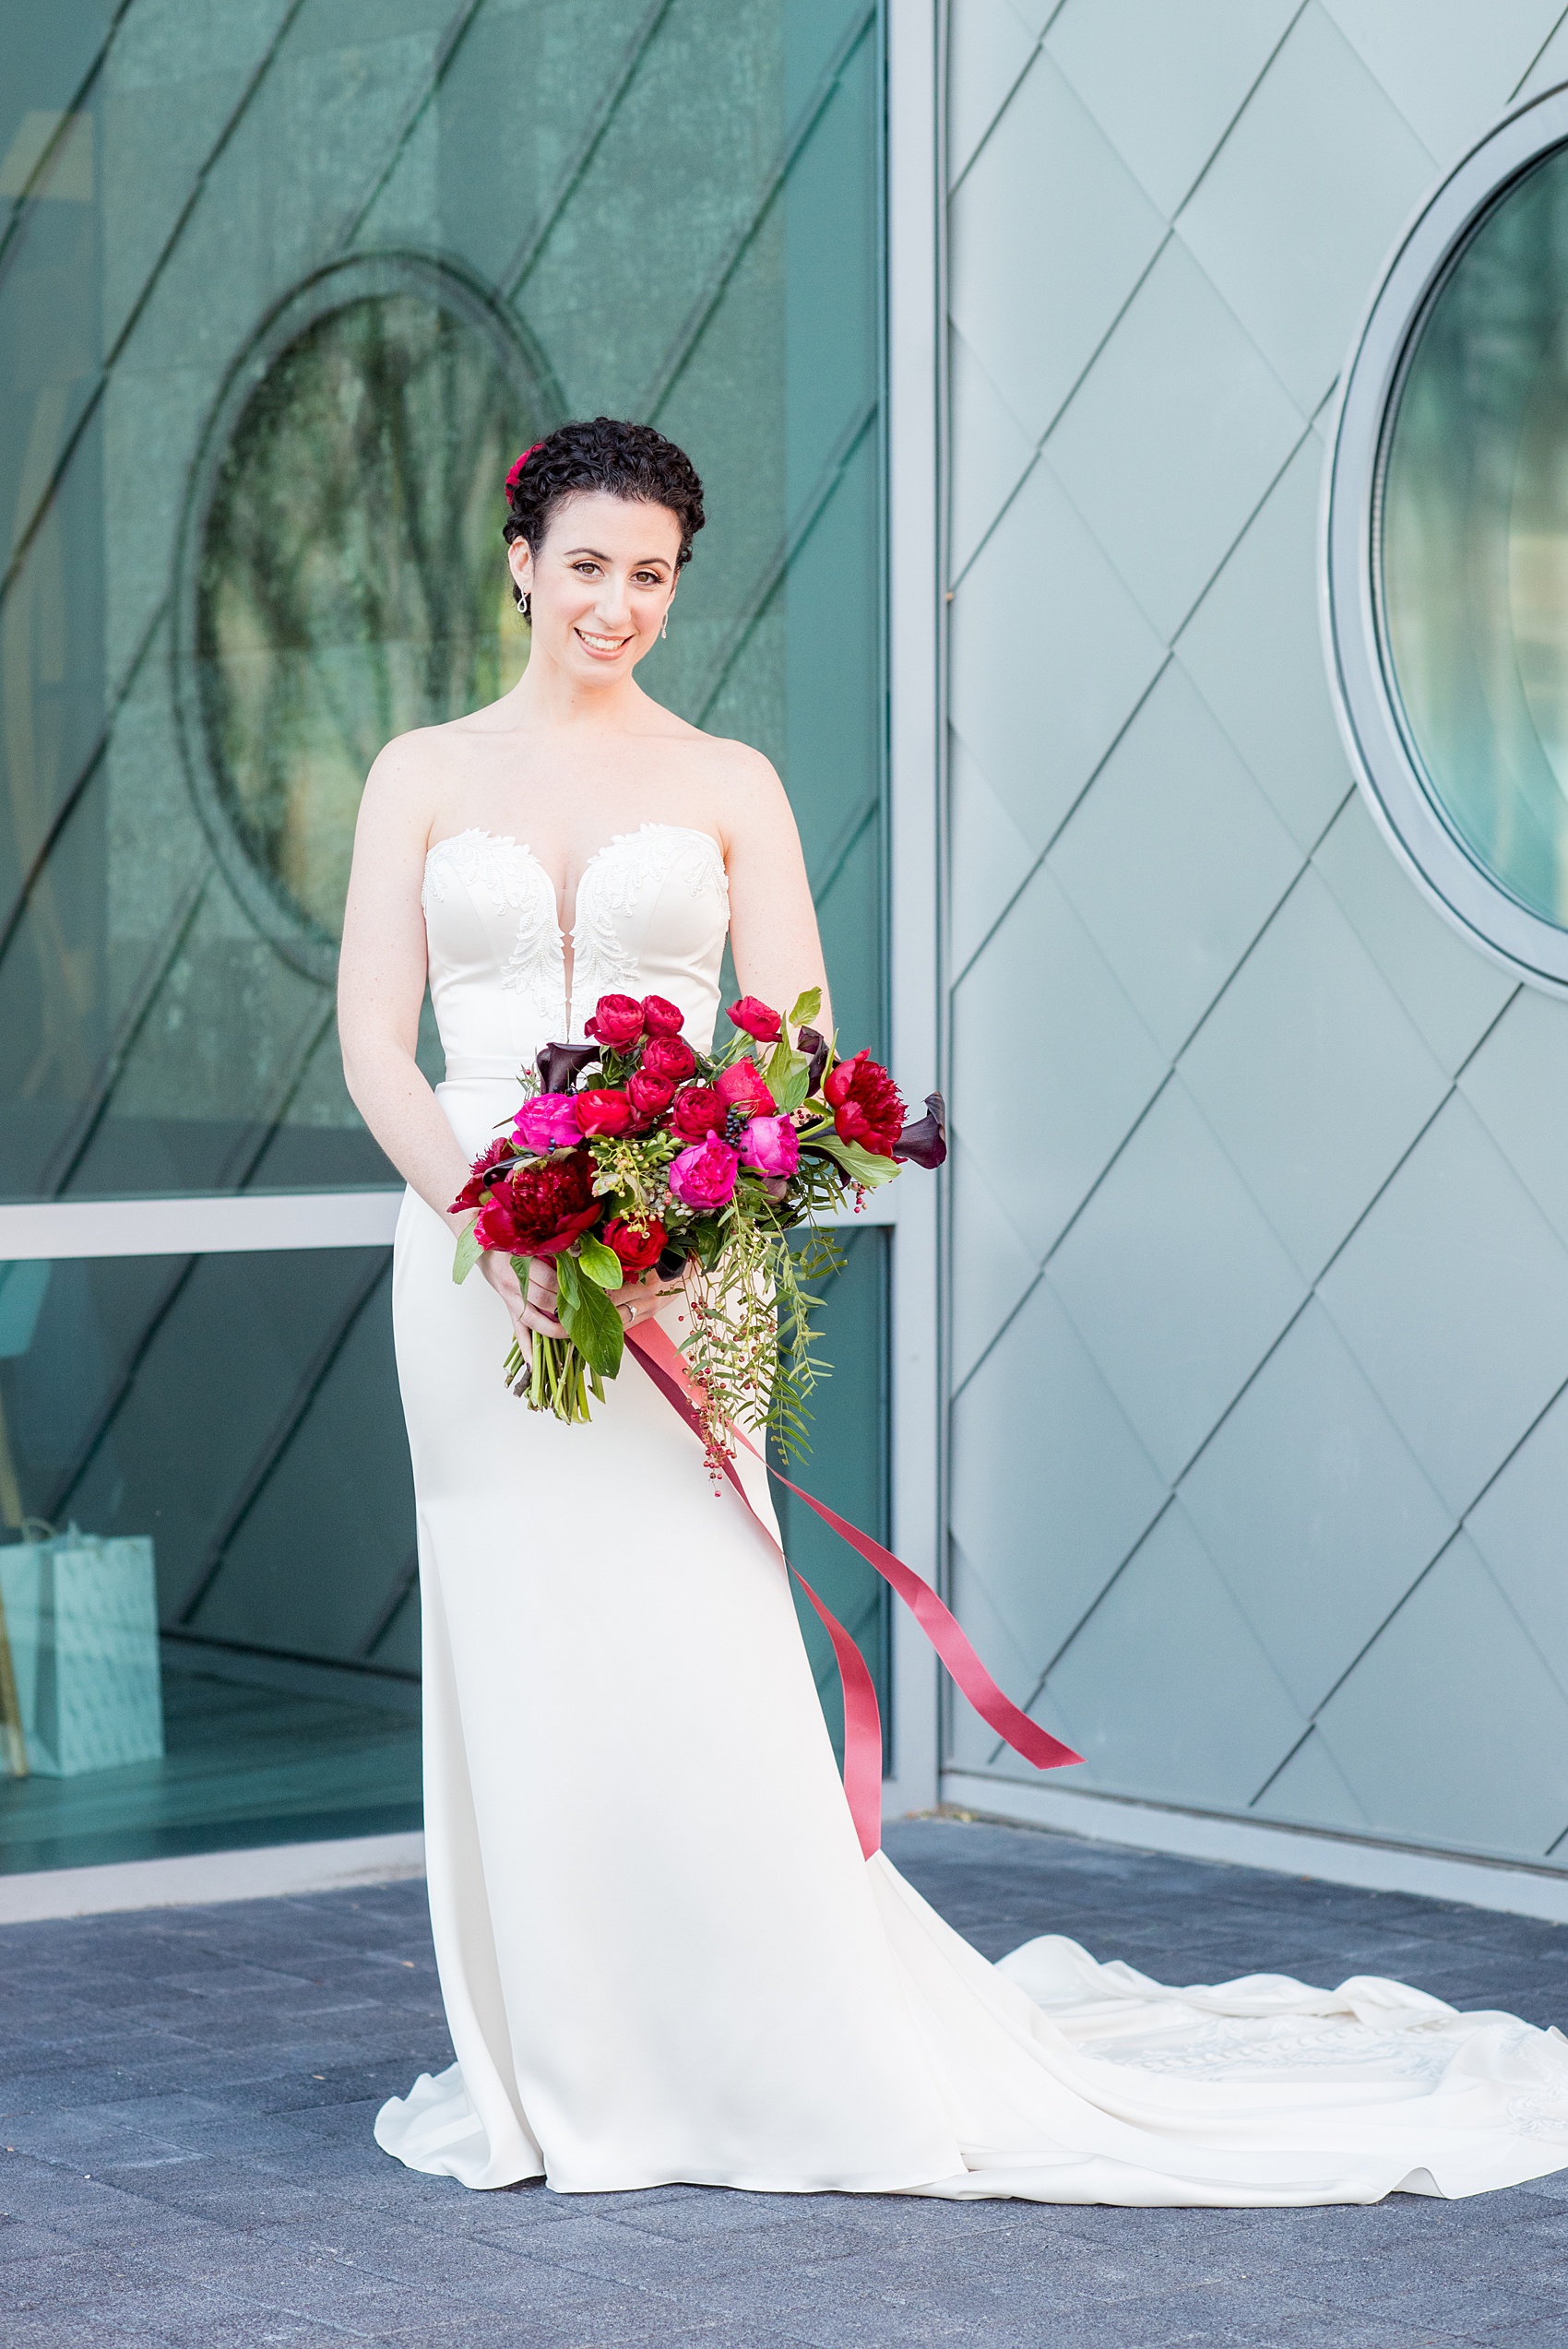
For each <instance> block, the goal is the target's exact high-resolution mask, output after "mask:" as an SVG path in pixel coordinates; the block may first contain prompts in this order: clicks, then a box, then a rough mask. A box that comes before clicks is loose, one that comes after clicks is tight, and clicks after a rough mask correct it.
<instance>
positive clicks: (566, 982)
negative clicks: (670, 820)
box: [424, 822, 724, 1032]
mask: <svg viewBox="0 0 1568 2349" xmlns="http://www.w3.org/2000/svg"><path fill="white" fill-rule="evenodd" d="M649 832H671V833H678V834H680V835H682V836H683V837H684V838H686V839H690V840H702V841H705V842H706V843H707V846H708V847H709V848H711V849H712V850H713V852H714V854H715V856H716V857H717V858H718V859H719V870H720V871H721V872H722V871H723V870H724V847H723V843H722V842H721V841H720V840H719V837H718V836H717V835H716V834H714V833H712V832H705V831H704V830H703V829H702V827H701V825H695V824H659V823H657V822H651V823H647V824H639V825H636V826H635V828H634V829H633V830H632V831H630V832H612V834H611V835H610V837H609V839H608V840H602V841H600V845H599V847H598V848H595V850H594V851H593V854H592V855H591V856H590V857H589V858H588V861H587V863H586V864H585V865H584V866H583V869H582V871H581V872H579V873H578V875H577V885H576V889H574V891H573V892H572V919H571V920H570V922H563V920H562V919H561V892H560V891H559V890H558V889H557V888H556V886H555V881H554V876H553V875H552V872H551V871H550V868H549V866H548V865H547V864H546V863H545V861H544V859H543V858H542V857H541V856H539V855H538V854H537V853H536V852H535V850H534V849H533V848H530V847H529V843H528V842H527V841H526V840H519V839H518V838H517V836H516V834H515V833H511V832H492V831H491V830H490V829H489V828H488V827H487V826H486V825H482V824H468V825H464V827H463V829H462V830H461V831H460V832H448V833H446V834H445V835H444V836H443V837H442V838H441V839H439V840H433V841H432V842H431V844H430V846H429V848H427V849H426V850H425V857H424V860H425V864H426V866H427V867H428V865H429V863H430V860H431V859H432V857H434V855H435V854H436V852H437V850H438V849H441V848H450V847H451V846H452V845H453V843H454V842H455V841H457V840H488V841H490V842H491V843H492V844H493V846H494V847H496V848H510V849H511V850H512V852H513V854H514V855H515V856H519V857H522V858H525V859H526V860H527V861H528V862H529V864H530V865H531V866H532V867H533V869H534V871H535V872H536V873H537V874H538V875H539V877H540V880H541V881H542V882H543V884H544V885H545V887H546V888H547V889H548V890H549V892H550V905H551V915H552V925H553V928H554V931H555V937H556V942H557V944H558V946H559V948H560V954H561V979H562V987H563V992H564V1005H563V1008H564V1011H565V1014H566V1026H567V1030H568V1032H569V1031H570V1029H571V1026H572V1011H573V1005H574V1003H575V1002H576V978H577V931H578V929H579V927H580V923H581V909H582V902H583V884H584V883H585V882H586V881H587V879H588V875H589V873H590V872H593V870H594V868H595V866H596V865H599V864H601V863H602V862H603V861H604V859H605V858H606V857H607V856H609V854H610V852H611V850H612V848H624V846H625V844H626V842H627V841H628V840H637V839H640V838H642V837H643V836H644V835H645V834H647V833H649Z"/></svg>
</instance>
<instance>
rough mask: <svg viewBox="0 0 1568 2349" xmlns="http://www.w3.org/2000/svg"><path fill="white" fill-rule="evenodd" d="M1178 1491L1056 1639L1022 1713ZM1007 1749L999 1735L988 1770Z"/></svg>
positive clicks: (1031, 1704)
mask: <svg viewBox="0 0 1568 2349" xmlns="http://www.w3.org/2000/svg"><path fill="white" fill-rule="evenodd" d="M1175 1502H1176V1495H1175V1493H1174V1492H1168V1493H1167V1494H1166V1496H1165V1499H1164V1500H1163V1501H1161V1502H1160V1504H1159V1507H1158V1509H1157V1510H1156V1511H1155V1513H1154V1515H1153V1516H1152V1517H1151V1518H1150V1519H1149V1521H1148V1523H1147V1524H1146V1525H1145V1526H1144V1528H1143V1529H1142V1531H1141V1532H1140V1533H1139V1534H1138V1535H1137V1536H1135V1538H1134V1540H1133V1542H1132V1543H1131V1544H1130V1545H1129V1547H1128V1548H1127V1550H1126V1552H1125V1553H1124V1555H1123V1557H1122V1558H1121V1559H1119V1560H1118V1561H1117V1563H1116V1564H1115V1565H1114V1566H1113V1567H1112V1568H1111V1572H1110V1573H1109V1574H1108V1575H1107V1576H1106V1578H1105V1580H1104V1582H1103V1583H1102V1584H1100V1586H1099V1590H1098V1591H1096V1593H1095V1595H1094V1596H1093V1598H1091V1599H1090V1601H1089V1603H1088V1605H1087V1607H1086V1608H1084V1611H1083V1613H1082V1614H1081V1615H1080V1616H1079V1617H1078V1619H1077V1620H1076V1621H1075V1624H1074V1625H1073V1628H1072V1630H1071V1631H1068V1632H1067V1633H1066V1634H1065V1636H1064V1637H1063V1638H1062V1639H1061V1640H1059V1641H1058V1642H1057V1643H1056V1646H1055V1647H1054V1649H1053V1650H1052V1651H1051V1660H1050V1662H1049V1663H1047V1664H1045V1665H1043V1666H1042V1667H1040V1674H1039V1679H1038V1680H1037V1681H1036V1682H1035V1684H1034V1687H1033V1689H1032V1690H1031V1691H1029V1694H1028V1696H1027V1697H1026V1698H1025V1699H1024V1702H1023V1703H1022V1705H1021V1707H1020V1710H1021V1711H1022V1712H1024V1713H1029V1714H1032V1712H1033V1710H1034V1707H1035V1706H1036V1705H1037V1704H1038V1703H1039V1701H1040V1699H1041V1697H1042V1696H1043V1695H1044V1694H1045V1691H1046V1683H1047V1681H1048V1680H1049V1679H1050V1678H1051V1674H1052V1673H1053V1672H1054V1671H1055V1669H1056V1667H1057V1666H1058V1665H1059V1664H1060V1663H1061V1661H1062V1659H1063V1656H1064V1655H1066V1653H1067V1651H1068V1649H1069V1648H1070V1647H1071V1646H1072V1644H1073V1643H1074V1641H1075V1639H1076V1638H1077V1636H1078V1634H1079V1632H1080V1631H1083V1629H1084V1628H1085V1626H1086V1624H1087V1622H1088V1620H1089V1619H1090V1617H1091V1616H1092V1615H1094V1614H1096V1613H1097V1612H1098V1611H1099V1608H1101V1607H1102V1606H1103V1605H1104V1603H1105V1601H1106V1600H1107V1599H1108V1598H1109V1597H1110V1596H1111V1592H1112V1590H1113V1589H1114V1588H1115V1586H1116V1584H1118V1583H1119V1582H1120V1581H1121V1579H1122V1577H1123V1574H1124V1573H1125V1572H1126V1571H1127V1569H1128V1567H1129V1566H1130V1565H1131V1564H1132V1562H1133V1560H1134V1558H1135V1557H1136V1556H1137V1554H1138V1552H1139V1550H1140V1549H1142V1548H1143V1546H1144V1544H1145V1542H1146V1541H1147V1539H1148V1537H1149V1536H1150V1535H1151V1534H1152V1533H1153V1531H1154V1529H1155V1527H1156V1526H1157V1525H1158V1524H1159V1523H1160V1521H1161V1520H1162V1519H1163V1518H1164V1517H1166V1516H1167V1515H1169V1513H1170V1510H1171V1509H1172V1508H1173V1507H1174V1506H1175ZM982 1579H983V1578H982ZM992 1605H993V1606H994V1605H995V1601H994V1600H992ZM1006 1750H1007V1742H1006V1739H1005V1738H998V1739H997V1741H996V1743H995V1745H994V1746H993V1747H992V1751H991V1753H990V1754H989V1756H988V1757H987V1760H986V1764H985V1767H986V1768H987V1769H988V1770H989V1769H991V1768H992V1767H993V1766H994V1764H995V1763H997V1762H1000V1761H1001V1759H1002V1757H1003V1755H1004V1752H1005V1751H1006Z"/></svg>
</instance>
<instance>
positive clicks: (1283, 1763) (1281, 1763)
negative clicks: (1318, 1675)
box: [1247, 1721, 1371, 1825]
mask: <svg viewBox="0 0 1568 2349" xmlns="http://www.w3.org/2000/svg"><path fill="white" fill-rule="evenodd" d="M1316 1729H1317V1723H1316V1722H1315V1721H1309V1722H1308V1723H1307V1726H1306V1727H1305V1728H1304V1729H1303V1730H1302V1731H1301V1736H1300V1737H1299V1738H1296V1739H1295V1740H1294V1741H1293V1742H1292V1743H1291V1745H1290V1746H1289V1748H1288V1749H1287V1750H1286V1751H1285V1752H1284V1753H1282V1754H1281V1755H1280V1757H1279V1760H1278V1761H1277V1762H1276V1763H1275V1765H1274V1767H1273V1769H1272V1770H1271V1771H1270V1772H1269V1774H1268V1775H1267V1777H1266V1778H1265V1780H1264V1782H1263V1784H1262V1785H1261V1786H1260V1787H1259V1788H1258V1790H1257V1792H1256V1794H1255V1795H1249V1796H1248V1797H1247V1809H1249V1810H1255V1809H1257V1806H1258V1804H1259V1803H1260V1802H1262V1800H1263V1798H1264V1797H1265V1795H1266V1794H1267V1792H1268V1790H1269V1788H1270V1786H1272V1785H1273V1784H1274V1782H1275V1780H1276V1779H1277V1777H1278V1776H1279V1774H1280V1773H1281V1771H1285V1770H1289V1767H1290V1764H1291V1763H1292V1762H1294V1761H1295V1759H1296V1756H1297V1755H1298V1754H1299V1753H1300V1752H1301V1748H1302V1747H1303V1746H1304V1745H1305V1744H1306V1743H1307V1741H1308V1739H1309V1738H1312V1737H1313V1735H1314V1734H1315V1732H1316ZM1330 1759H1331V1760H1332V1756H1331V1757H1330ZM1368 1823H1369V1825H1370V1823H1371V1822H1370V1821H1369V1822H1368Z"/></svg>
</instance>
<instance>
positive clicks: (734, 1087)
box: [713, 1061, 778, 1118]
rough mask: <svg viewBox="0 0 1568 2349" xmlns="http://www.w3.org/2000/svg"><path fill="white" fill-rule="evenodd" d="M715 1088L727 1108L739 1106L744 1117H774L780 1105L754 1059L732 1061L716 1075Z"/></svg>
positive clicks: (737, 1107)
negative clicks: (764, 1081) (769, 1089)
mask: <svg viewBox="0 0 1568 2349" xmlns="http://www.w3.org/2000/svg"><path fill="white" fill-rule="evenodd" d="M713 1089H714V1091H715V1092H716V1093H717V1094H718V1096H719V1099H720V1100H721V1101H722V1102H723V1104H724V1106H725V1108H726V1109H739V1110H740V1112H741V1115H742V1117H746V1118H768V1117H772V1115H773V1114H774V1112H775V1110H776V1109H778V1102H777V1101H776V1100H775V1099H774V1097H773V1096H772V1094H771V1093H770V1092H769V1091H768V1089H767V1087H766V1085H765V1084H764V1083H763V1080H762V1072H761V1071H760V1069H759V1068H758V1067H757V1064H756V1062H754V1061H732V1062H731V1064H730V1066H729V1067H728V1068H727V1069H720V1071H719V1074H718V1075H717V1076H716V1077H715V1078H714V1080H713Z"/></svg>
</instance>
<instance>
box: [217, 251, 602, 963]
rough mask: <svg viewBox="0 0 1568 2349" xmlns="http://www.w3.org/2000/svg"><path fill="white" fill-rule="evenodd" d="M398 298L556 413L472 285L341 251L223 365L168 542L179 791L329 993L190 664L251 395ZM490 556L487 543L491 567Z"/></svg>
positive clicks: (256, 918) (500, 317)
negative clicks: (426, 311) (224, 471)
mask: <svg viewBox="0 0 1568 2349" xmlns="http://www.w3.org/2000/svg"><path fill="white" fill-rule="evenodd" d="M408 293H414V294H420V295H422V296H423V297H424V298H425V299H426V300H427V301H431V302H434V303H436V304H438V306H439V307H441V308H442V309H444V310H446V311H448V312H449V313H450V314H452V315H454V316H456V317H459V318H461V319H462V320H463V321H464V322H465V324H467V325H468V326H471V327H472V328H473V329H474V330H475V331H476V332H477V333H478V334H480V335H481V337H482V338H484V339H485V341H487V342H488V343H489V345H490V347H491V349H492V350H493V352H494V353H495V355H496V358H497V359H498V361H499V362H500V363H501V365H502V368H503V370H504V371H505V374H508V375H509V376H510V377H511V378H512V380H513V381H514V382H515V383H516V384H517V388H518V391H519V393H520V394H521V395H522V397H523V398H524V399H525V401H526V402H527V403H528V404H529V406H530V407H532V408H533V409H534V410H535V412H536V413H537V414H538V415H539V416H540V419H541V420H542V421H543V422H544V423H545V425H546V428H548V426H549V425H550V424H551V423H552V422H553V421H556V420H558V419H559V418H560V417H561V416H562V415H563V414H564V412H565V411H564V403H563V398H562V394H561V390H560V386H558V385H557V383H556V382H555V379H554V374H553V372H552V369H551V367H550V364H549V362H548V361H547V360H546V359H545V357H544V355H543V353H542V352H541V351H540V350H539V349H538V348H537V346H536V345H535V344H534V342H533V340H532V338H531V337H530V336H529V334H528V332H527V330H526V329H525V328H524V326H522V324H521V322H520V320H519V319H518V318H517V316H516V315H515V314H513V313H512V312H511V311H509V310H507V309H505V308H504V307H503V305H502V304H501V303H499V302H498V301H497V299H496V298H495V296H494V295H493V293H492V292H491V291H490V290H489V289H488V288H487V287H486V286H484V285H483V284H482V283H481V281H480V280H479V279H477V278H473V277H470V276H469V274H468V273H467V272H466V271H465V270H463V269H461V268H459V267H455V266H454V265H453V263H452V262H450V261H448V260H445V259H444V258H442V257H440V256H438V255H431V254H425V253H419V252H403V251H393V252H383V253H373V254H351V255H347V256H346V257H345V258H344V259H342V260H340V261H333V262H329V263H327V266H326V267H323V268H321V269H317V270H314V271H313V272H312V273H311V275H310V276H309V277H308V278H305V279H303V280H302V281H301V282H300V283H299V284H298V285H296V286H294V287H293V288H291V291H289V292H288V293H286V294H285V295H283V296H282V298H281V299H280V300H279V301H278V302H276V303H274V304H273V306H272V308H271V309H270V310H269V311H267V314H266V315H265V317H264V318H263V319H262V321H261V324H260V325H259V326H257V327H256V329H255V333H254V334H253V335H252V337H251V339H250V341H249V342H248V343H247V344H246V345H245V347H244V350H242V351H241V353H240V355H239V357H238V358H237V359H236V360H235V361H234V362H233V364H232V366H231V368H230V370H229V373H228V374H227V375H226V376H225V377H224V379H223V383H222V386H221V388H220V391H219V394H218V397H217V399H216V400H215V401H214V403H213V405H212V408H211V409H210V411H209V412H208V418H207V421H206V423H205V425H204V426H203V429H202V433H201V437H200V440H199V442H198V443H197V446H196V457H195V458H194V460H193V462H192V465H191V469H190V472H189V475H188V477H187V480H186V484H185V496H184V506H183V509H182V512H181V516H180V526H179V529H178V532H177V534H176V538H175V553H174V577H173V583H172V607H171V608H172V629H171V649H170V659H171V668H172V691H173V705H174V720H175V727H174V730H175V735H176V738H177V741H178V743H179V749H180V759H181V764H182V765H183V767H184V776H185V782H186V786H187V788H188V789H189V791H190V795H191V799H192V801H193V802H194V804H195V807H196V814H197V816H198V817H199V819H200V822H201V827H202V830H203V832H204V833H205V835H206V836H207V840H208V846H209V847H210V848H211V850H212V854H213V858H214V860H215V862H216V863H217V865H218V868H219V870H220V872H221V873H222V875H223V878H224V880H225V881H226V882H227V884H228V885H229V887H230V889H231V890H232V892H233V895H234V897H235V899H236V900H237V902H238V904H239V906H240V907H241V908H242V910H243V912H244V915H245V917H246V919H248V920H249V922H250V923H251V925H252V927H253V929H255V931H257V932H258V933H259V934H260V935H261V936H262V937H263V938H265V939H266V941H267V944H268V945H269V946H271V947H273V948H274V949H275V951H276V952H277V953H278V954H279V955H281V956H282V957H283V959H284V960H285V962H287V963H289V964H290V965H291V967H292V968H293V969H295V970H297V971H298V972H299V973H300V974H301V976H302V977H303V978H305V979H313V980H314V981H315V983H316V985H317V986H320V987H325V988H330V987H334V986H336V984H337V978H338V952H339V949H338V942H337V941H336V939H334V938H331V937H329V936H328V935H327V932H326V931H324V930H322V928H321V927H320V925H319V924H318V923H317V922H315V921H314V920H313V919H311V917H310V916H309V914H307V913H306V912H305V910H304V908H303V907H302V906H300V905H299V904H298V903H297V902H296V901H295V899H294V898H293V897H292V896H291V895H290V894H289V892H288V891H286V890H285V889H284V888H283V887H282V886H281V884H279V883H278V882H277V881H275V880H274V879H273V878H272V877H271V875H269V874H268V873H267V872H266V871H265V870H264V869H263V867H262V866H261V865H260V864H259V863H258V862H257V861H256V859H255V855H254V853H253V851H252V848H251V846H250V843H249V842H248V841H247V839H246V838H245V836H244V832H243V831H242V829H241V827H240V825H239V824H238V823H237V822H236V820H235V816H234V813H233V811H232V807H231V804H230V796H229V791H228V789H227V787H226V785H225V783H224V781H223V778H222V777H220V775H219V774H218V772H217V771H216V768H215V765H214V762H213V757H212V749H211V744H210V741H209V740H208V728H207V718H206V713H205V711H204V709H203V706H202V694H201V682H200V671H199V662H198V655H197V643H198V632H197V617H198V614H197V604H198V598H199V583H200V577H201V559H202V548H203V545H204V544H205V541H206V538H207V531H208V521H209V518H210V515H211V510H212V500H213V495H214V492H215V491H216V488H217V482H218V474H219V469H220V466H221V464H222V461H223V458H224V457H225V455H226V454H227V452H228V449H229V445H230V443H231V442H232V439H233V436H234V433H235V431H236V430H237V428H238V426H239V423H240V421H241V419H242V418H243V416H244V413H245V410H246V409H247V408H248V407H249V405H250V402H251V400H252V398H253V397H254V396H255V393H256V392H257V391H258V390H259V389H260V387H261V385H262V384H263V383H264V382H265V380H266V378H267V375H268V374H270V373H271V370H272V369H273V367H274V366H275V365H276V364H277V363H278V362H279V360H280V359H281V358H282V356H283V354H284V353H285V351H287V350H290V349H291V348H292V346H293V345H294V343H296V342H297V341H298V340H299V338H300V337H301V336H302V335H303V334H306V333H308V332H309V330H310V328H311V327H312V326H316V325H319V324H320V323H321V321H322V320H324V319H327V318H330V317H332V316H334V315H335V314H337V313H338V312H339V311H340V310H346V309H348V308H349V307H350V305H351V304H352V303H357V302H362V301H366V300H370V299H375V298H378V297H387V296H391V295H396V294H408ZM500 555H501V550H500V547H499V544H498V546H497V562H498V564H499V561H500ZM497 575H498V577H499V573H498V574H497Z"/></svg>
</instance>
